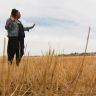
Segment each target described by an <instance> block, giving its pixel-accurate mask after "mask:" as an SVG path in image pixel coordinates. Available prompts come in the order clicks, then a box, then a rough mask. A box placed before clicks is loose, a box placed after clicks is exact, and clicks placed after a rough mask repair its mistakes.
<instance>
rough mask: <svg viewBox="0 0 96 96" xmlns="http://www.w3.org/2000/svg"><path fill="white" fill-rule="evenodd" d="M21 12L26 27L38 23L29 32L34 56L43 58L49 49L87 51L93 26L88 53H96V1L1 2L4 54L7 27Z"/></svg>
mask: <svg viewBox="0 0 96 96" xmlns="http://www.w3.org/2000/svg"><path fill="white" fill-rule="evenodd" d="M13 8H16V9H18V10H19V11H20V13H21V19H20V20H21V22H22V23H23V25H24V26H31V25H33V23H35V24H36V26H35V27H34V29H32V30H30V31H29V32H25V33H26V38H25V44H26V43H27V52H28V51H30V54H31V55H41V54H42V53H41V50H42V51H43V52H44V53H45V52H46V51H48V49H49V45H48V42H49V43H50V45H51V47H52V49H55V50H57V49H58V46H59V44H60V46H59V50H60V51H61V52H63V50H64V53H67V54H68V53H74V52H84V50H85V46H86V41H87V35H88V28H89V26H90V27H91V34H90V40H89V45H88V51H87V52H95V51H96V43H95V42H96V39H95V37H96V12H95V9H96V0H22V1H21V0H16V1H13V0H2V1H0V33H1V35H0V54H2V51H3V38H4V37H5V38H6V50H7V37H6V35H7V31H6V30H5V28H4V26H5V23H6V20H7V18H9V16H10V13H11V10H12V9H13Z"/></svg>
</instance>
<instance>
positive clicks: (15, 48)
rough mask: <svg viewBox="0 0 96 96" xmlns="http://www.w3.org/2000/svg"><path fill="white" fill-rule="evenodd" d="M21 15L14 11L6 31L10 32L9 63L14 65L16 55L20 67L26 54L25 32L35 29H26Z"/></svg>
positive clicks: (7, 23) (7, 22)
mask: <svg viewBox="0 0 96 96" xmlns="http://www.w3.org/2000/svg"><path fill="white" fill-rule="evenodd" d="M20 17H21V14H20V12H19V11H18V10H16V9H12V11H11V16H10V18H8V19H7V21H6V25H5V29H6V30H7V31H8V38H9V39H8V51H7V54H8V61H9V62H10V63H11V64H12V61H13V58H14V54H15V53H16V65H17V66H18V65H19V63H20V61H21V58H22V56H23V54H24V37H25V33H24V31H29V29H32V28H34V26H35V24H33V26H31V27H24V26H23V24H22V23H21V21H19V20H18V19H20Z"/></svg>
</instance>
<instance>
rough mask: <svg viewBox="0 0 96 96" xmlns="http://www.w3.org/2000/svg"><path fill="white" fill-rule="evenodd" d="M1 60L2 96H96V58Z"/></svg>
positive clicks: (0, 82)
mask: <svg viewBox="0 0 96 96" xmlns="http://www.w3.org/2000/svg"><path fill="white" fill-rule="evenodd" d="M83 58H84V56H67V57H65V56H56V57H54V56H43V57H23V58H22V61H21V63H20V66H19V67H17V66H16V65H15V60H14V62H13V65H11V66H10V65H9V66H8V62H7V57H5V58H4V57H0V96H1V95H2V96H96V56H86V57H85V60H84V63H83V66H82V62H83Z"/></svg>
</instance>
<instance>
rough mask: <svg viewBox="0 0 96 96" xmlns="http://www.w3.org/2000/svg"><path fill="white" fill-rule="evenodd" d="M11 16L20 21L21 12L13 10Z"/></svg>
mask: <svg viewBox="0 0 96 96" xmlns="http://www.w3.org/2000/svg"><path fill="white" fill-rule="evenodd" d="M11 15H12V16H13V17H14V18H17V19H19V18H20V17H21V14H20V12H19V11H18V10H16V9H12V11H11Z"/></svg>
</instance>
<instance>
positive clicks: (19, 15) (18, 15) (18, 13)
mask: <svg viewBox="0 0 96 96" xmlns="http://www.w3.org/2000/svg"><path fill="white" fill-rule="evenodd" d="M16 16H17V18H18V19H19V18H20V17H21V14H20V12H19V11H18V12H17V13H16Z"/></svg>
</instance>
